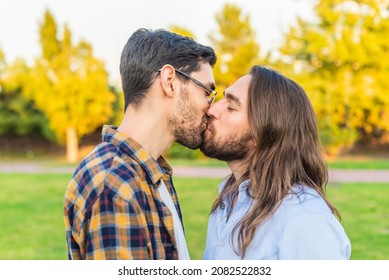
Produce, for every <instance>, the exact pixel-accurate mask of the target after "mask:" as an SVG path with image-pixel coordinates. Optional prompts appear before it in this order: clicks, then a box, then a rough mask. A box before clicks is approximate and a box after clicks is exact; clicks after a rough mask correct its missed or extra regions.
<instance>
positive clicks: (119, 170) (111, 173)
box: [65, 142, 145, 208]
mask: <svg viewBox="0 0 389 280" xmlns="http://www.w3.org/2000/svg"><path fill="white" fill-rule="evenodd" d="M140 172H141V167H140V166H139V164H137V162H136V161H135V160H133V159H132V158H131V157H129V156H124V155H122V154H121V153H120V150H118V149H117V147H116V146H114V145H112V144H110V143H106V142H104V143H101V144H99V145H98V146H96V147H95V149H94V150H93V151H92V152H91V153H90V154H89V155H88V156H86V157H85V158H84V160H83V161H82V162H81V163H80V165H79V166H78V167H77V169H76V171H75V172H74V175H73V177H72V179H71V181H70V182H69V185H68V188H67V192H66V195H65V200H67V201H73V203H75V200H77V201H78V202H77V203H75V204H84V207H86V208H87V207H88V205H89V204H90V203H93V202H94V201H95V200H96V199H97V198H98V197H99V196H100V195H101V194H102V193H103V192H105V193H106V194H108V195H109V196H110V197H112V198H115V197H117V196H119V197H121V198H123V199H125V200H131V198H132V197H134V196H135V195H136V194H137V192H139V190H140V189H141V188H140V187H139V186H140V185H141V184H142V180H141V179H140ZM143 181H145V180H143ZM143 184H145V182H143Z"/></svg>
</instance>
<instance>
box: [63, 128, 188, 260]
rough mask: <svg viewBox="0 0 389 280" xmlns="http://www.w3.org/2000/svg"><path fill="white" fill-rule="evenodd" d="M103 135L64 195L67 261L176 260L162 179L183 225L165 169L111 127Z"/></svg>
mask: <svg viewBox="0 0 389 280" xmlns="http://www.w3.org/2000/svg"><path fill="white" fill-rule="evenodd" d="M102 137H103V142H102V143H100V144H99V145H98V146H96V148H95V149H94V150H93V151H92V152H91V153H90V154H89V155H88V156H87V157H86V158H85V159H84V160H83V161H82V162H81V163H80V165H79V166H78V167H77V169H76V171H75V173H74V175H73V178H72V180H71V181H70V183H69V185H68V188H67V191H66V194H65V205H64V212H65V213H64V214H65V227H66V241H67V245H68V255H69V259H139V260H140V259H177V258H178V252H177V245H176V240H175V237H174V228H173V217H172V214H171V213H170V211H169V209H168V208H167V206H166V205H165V204H164V203H163V201H162V199H161V197H160V195H159V192H158V187H159V185H160V183H161V180H163V181H164V183H165V185H166V188H167V189H168V191H169V193H170V195H171V196H172V200H173V202H174V204H175V206H176V209H177V213H178V215H179V217H180V220H181V223H182V215H181V211H180V207H179V204H178V198H177V193H176V191H175V189H174V186H173V182H172V178H171V175H172V170H171V168H170V166H169V165H168V164H167V163H166V161H165V160H164V159H163V158H162V157H160V158H159V159H158V163H157V161H155V160H154V159H153V158H152V157H151V155H150V154H149V153H148V152H147V151H146V150H144V149H143V148H142V146H140V145H139V144H138V143H137V142H135V141H134V140H133V139H131V138H128V137H127V136H126V135H125V134H123V133H120V132H118V131H116V128H115V127H111V126H107V125H106V126H104V128H103V133H102Z"/></svg>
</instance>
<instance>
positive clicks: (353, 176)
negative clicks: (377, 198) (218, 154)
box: [0, 162, 389, 183]
mask: <svg viewBox="0 0 389 280" xmlns="http://www.w3.org/2000/svg"><path fill="white" fill-rule="evenodd" d="M173 170H174V172H173V176H175V177H204V178H220V179H221V178H224V177H226V176H227V175H228V174H230V170H229V168H226V167H182V166H178V167H174V166H173ZM73 172H74V167H63V166H58V167H57V166H45V165H44V164H40V163H30V162H7V163H2V162H0V173H30V174H31V173H32V174H35V173H40V174H45V173H62V174H72V173H73ZM329 182H331V183H344V182H350V183H352V182H360V183H363V182H372V183H374V182H379V183H389V170H330V171H329Z"/></svg>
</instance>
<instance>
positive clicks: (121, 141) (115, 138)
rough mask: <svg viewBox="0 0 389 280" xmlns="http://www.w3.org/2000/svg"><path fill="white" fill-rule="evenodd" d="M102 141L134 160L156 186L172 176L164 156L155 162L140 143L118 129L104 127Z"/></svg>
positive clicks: (108, 126)
mask: <svg viewBox="0 0 389 280" xmlns="http://www.w3.org/2000/svg"><path fill="white" fill-rule="evenodd" d="M102 139H103V141H105V142H108V143H111V144H113V145H115V146H117V147H118V148H120V149H121V150H123V151H124V152H125V153H126V154H128V155H129V156H130V157H131V158H133V159H134V160H135V161H136V162H137V163H138V164H139V165H140V166H141V167H142V169H143V170H144V171H145V172H146V174H147V176H148V177H149V178H150V179H151V181H152V182H153V184H154V185H159V184H158V182H159V180H160V179H161V178H162V177H166V176H168V177H171V176H172V168H171V167H170V166H169V164H168V163H167V162H166V160H165V159H164V158H163V157H162V156H160V157H159V158H158V160H155V159H154V158H153V157H152V156H151V155H150V154H149V153H148V152H147V151H146V150H145V149H144V148H143V147H142V146H141V145H140V144H139V143H138V142H136V141H135V140H134V139H132V138H131V137H128V136H127V135H126V134H124V133H122V132H120V131H118V130H117V127H115V126H110V125H104V127H103V132H102Z"/></svg>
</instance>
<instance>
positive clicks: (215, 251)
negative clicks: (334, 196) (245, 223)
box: [203, 180, 351, 260]
mask: <svg viewBox="0 0 389 280" xmlns="http://www.w3.org/2000/svg"><path fill="white" fill-rule="evenodd" d="M248 183H249V181H248V180H246V181H244V182H243V183H242V184H241V185H240V186H239V194H238V198H237V202H236V204H235V207H234V209H233V212H232V213H231V216H230V218H229V220H228V221H227V220H226V217H227V209H228V204H226V203H224V204H225V207H224V209H221V208H220V207H219V208H218V209H217V210H216V211H215V212H214V213H212V214H211V216H210V218H209V222H208V233H207V241H206V248H205V252H204V256H203V259H227V260H235V259H241V256H239V255H237V254H236V253H235V252H234V250H233V248H232V245H231V238H230V236H231V232H232V230H233V228H234V226H235V225H236V223H237V222H238V221H239V220H241V219H242V218H243V217H244V216H245V214H246V213H247V211H248V210H249V208H250V206H251V203H252V199H251V198H250V197H249V196H248V195H247V193H246V188H247V185H248ZM224 184H225V181H224V182H222V183H221V184H220V186H219V190H221V189H222V188H223V186H224ZM293 192H294V193H291V194H289V195H287V196H286V197H285V198H284V200H283V201H282V203H281V205H280V206H279V207H278V208H277V210H276V211H275V212H274V214H273V215H272V216H271V217H270V218H269V219H268V220H267V221H265V222H264V223H263V224H262V225H260V226H259V227H258V229H257V231H256V233H255V236H254V238H253V240H252V241H251V243H250V245H249V246H248V248H247V251H246V255H245V257H244V259H261V260H314V259H325V260H335V259H349V258H350V254H351V244H350V240H349V239H348V237H347V235H346V233H345V231H344V229H343V227H342V225H341V224H340V223H339V221H338V220H337V219H336V218H335V217H334V215H333V214H332V213H331V210H330V209H329V207H328V206H327V204H326V203H325V201H324V200H323V198H322V197H321V196H320V195H319V194H318V193H317V192H316V191H315V190H313V189H311V188H309V187H305V186H301V185H295V186H293ZM238 232H239V231H236V232H235V235H234V243H233V244H234V246H235V248H237V245H238V242H237V235H238Z"/></svg>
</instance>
